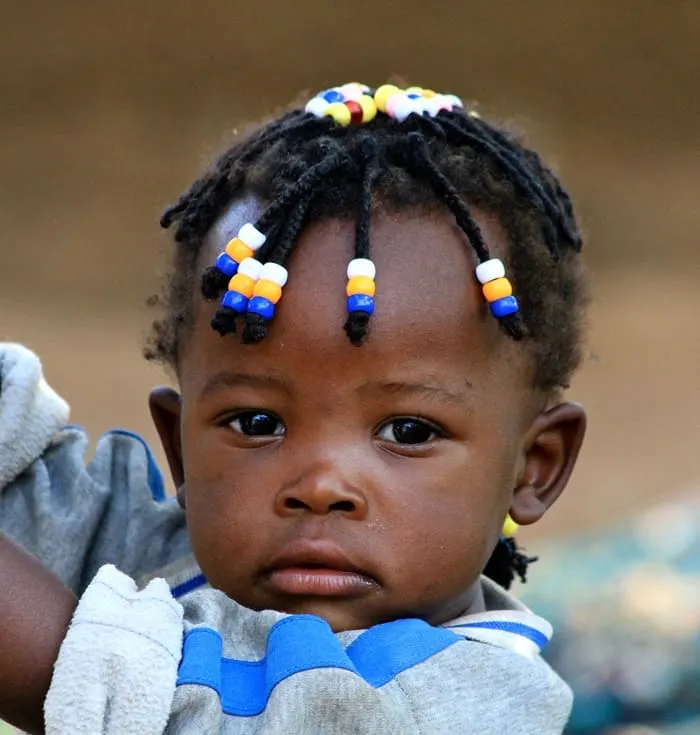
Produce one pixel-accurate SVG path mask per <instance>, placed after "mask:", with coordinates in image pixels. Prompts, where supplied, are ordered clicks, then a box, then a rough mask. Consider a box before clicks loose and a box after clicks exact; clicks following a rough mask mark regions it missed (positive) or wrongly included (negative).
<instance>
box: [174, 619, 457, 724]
mask: <svg viewBox="0 0 700 735" xmlns="http://www.w3.org/2000/svg"><path fill="white" fill-rule="evenodd" d="M462 640H463V639H462V637H461V636H458V635H457V634H455V633H452V632H450V631H449V630H445V629H444V628H434V627H433V626H431V625H429V624H428V623H426V622H425V621H423V620H413V619H411V620H396V621H394V622H391V623H384V624H383V625H376V626H374V627H373V628H370V629H369V630H367V631H365V632H364V633H362V634H360V635H359V636H358V637H357V638H356V639H355V640H354V641H353V643H351V644H350V645H349V646H348V647H347V649H344V648H343V646H342V644H341V643H340V641H339V640H338V639H337V638H336V636H335V635H334V634H333V631H332V630H331V628H330V626H329V625H328V623H326V622H325V621H324V620H322V619H321V618H317V617H315V616H312V615H292V616H290V617H287V618H283V619H282V620H280V621H279V622H278V623H276V624H275V625H273V626H272V628H271V629H270V632H269V634H268V638H267V655H266V656H265V658H263V659H260V660H258V661H238V660H235V659H229V658H224V657H223V656H222V649H223V645H222V641H221V636H220V635H219V633H218V632H217V631H215V630H213V629H211V628H204V627H202V628H193V629H192V630H190V631H188V633H187V634H186V636H185V640H184V645H183V653H182V659H181V662H180V669H179V672H178V681H177V684H178V686H182V685H185V684H195V685H200V686H206V687H209V688H211V689H213V690H214V691H215V692H217V694H218V695H219V698H220V700H221V709H222V711H223V712H224V713H225V714H227V715H238V716H248V717H250V716H253V715H258V714H260V713H261V712H263V711H264V710H265V707H266V706H267V703H268V700H269V698H270V695H271V694H272V691H273V690H274V688H275V687H276V686H277V685H278V684H279V683H280V682H282V681H284V680H285V679H287V678H289V677H290V676H294V675H295V674H299V673H301V672H302V671H311V670H313V669H322V668H336V669H342V670H345V671H349V672H351V673H353V674H355V675H356V676H359V677H361V678H362V679H364V680H365V681H366V682H367V683H368V684H369V685H370V686H373V687H380V686H383V685H384V684H387V683H388V682H390V681H391V680H392V679H393V678H394V677H396V676H397V675H398V674H400V673H402V672H403V671H406V670H407V669H410V668H412V667H413V666H416V665H417V664H420V663H422V662H423V661H426V660H427V659H429V658H430V657H432V656H434V655H436V654H437V653H440V651H442V650H444V649H445V648H447V647H448V646H451V645H453V644H454V643H457V642H458V641H462Z"/></svg>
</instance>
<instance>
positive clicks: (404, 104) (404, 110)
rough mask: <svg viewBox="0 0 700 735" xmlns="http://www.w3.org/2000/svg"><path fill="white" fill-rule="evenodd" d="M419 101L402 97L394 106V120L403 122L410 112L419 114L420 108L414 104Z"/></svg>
mask: <svg viewBox="0 0 700 735" xmlns="http://www.w3.org/2000/svg"><path fill="white" fill-rule="evenodd" d="M416 102H419V100H413V99H411V98H410V97H405V96H404V97H402V98H401V99H400V100H397V102H396V103H395V105H394V120H398V121H399V122H403V121H404V120H405V119H406V118H407V117H408V116H409V115H410V114H411V113H412V112H417V113H418V114H420V111H421V110H420V106H419V105H417V104H416Z"/></svg>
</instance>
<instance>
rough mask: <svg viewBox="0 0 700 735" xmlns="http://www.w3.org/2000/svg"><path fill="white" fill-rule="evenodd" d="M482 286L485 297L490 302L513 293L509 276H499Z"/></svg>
mask: <svg viewBox="0 0 700 735" xmlns="http://www.w3.org/2000/svg"><path fill="white" fill-rule="evenodd" d="M481 288H482V291H483V292H484V298H485V299H486V300H487V301H488V302H489V303H491V302H492V301H498V299H502V298H504V297H506V296H511V295H512V294H513V287H512V286H511V285H510V281H509V280H508V279H507V278H497V279H496V280H495V281H489V282H488V283H485V284H484V285H483V286H482V287H481Z"/></svg>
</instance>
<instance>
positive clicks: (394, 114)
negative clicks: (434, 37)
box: [0, 83, 585, 735]
mask: <svg viewBox="0 0 700 735" xmlns="http://www.w3.org/2000/svg"><path fill="white" fill-rule="evenodd" d="M162 225H163V227H165V228H173V229H174V239H175V252H174V261H173V268H172V274H171V276H170V280H169V282H168V283H167V285H166V289H165V292H164V298H163V299H162V306H163V307H164V314H163V316H162V318H161V319H159V320H158V321H156V322H155V324H154V329H153V335H152V339H151V342H150V348H149V350H148V356H149V357H150V358H152V359H156V360H159V361H160V362H161V363H163V364H165V365H166V366H167V367H169V368H171V369H172V371H173V372H174V374H175V376H176V377H177V383H178V386H179V392H176V391H174V390H170V389H164V388H160V389H156V390H154V391H153V392H152V394H151V397H150V408H151V413H152V416H153V420H154V422H155V425H156V427H157V429H158V432H159V435H160V438H161V440H162V443H163V447H164V449H165V453H166V455H167V458H168V462H169V465H170V472H171V474H172V478H173V481H174V484H175V486H176V487H177V501H175V500H168V499H166V498H165V496H164V491H163V484H162V480H161V478H160V475H159V473H158V471H157V469H156V467H155V464H154V461H153V458H152V457H151V455H150V453H149V450H148V448H147V447H146V446H145V445H144V444H143V442H142V441H141V440H140V439H139V438H138V437H135V436H132V435H130V434H127V433H124V432H113V433H111V434H109V435H108V436H106V437H104V438H103V439H102V440H101V441H100V443H99V445H98V447H97V450H96V453H95V456H94V458H93V459H92V461H91V462H90V463H89V464H88V465H87V468H85V465H84V460H83V457H84V453H85V448H86V444H87V440H86V438H85V436H84V434H83V433H82V432H81V431H80V430H79V429H77V428H60V427H61V426H63V424H65V422H66V421H67V409H66V406H65V404H64V403H63V401H62V400H61V399H60V398H59V397H58V396H57V395H56V394H54V393H53V392H52V391H51V389H49V388H48V387H47V386H46V384H45V383H44V382H43V379H42V377H41V368H40V364H39V362H38V360H37V358H36V357H34V356H33V355H32V354H31V353H29V352H28V351H26V350H24V349H23V348H21V347H18V346H13V345H6V346H5V347H4V348H3V350H2V352H0V377H1V380H2V391H1V393H0V432H2V433H1V434H0V482H1V484H2V488H3V490H2V494H1V496H0V526H1V527H2V529H3V530H4V531H5V532H6V533H7V534H8V535H9V536H10V537H12V538H13V539H14V540H15V541H17V542H18V543H19V544H21V545H22V546H24V547H25V548H26V549H28V550H29V551H31V552H32V553H33V554H34V555H35V556H37V557H38V559H39V560H40V561H41V562H43V564H44V565H46V567H48V569H50V570H51V571H52V572H53V573H54V574H55V575H56V576H57V577H58V578H59V579H60V580H61V581H62V582H63V583H64V584H65V585H67V587H69V588H70V589H71V590H72V592H73V593H74V594H75V595H77V596H78V597H79V598H80V600H79V602H78V604H77V609H76V610H75V613H74V614H73V616H72V622H71V624H70V629H69V630H68V632H67V634H66V636H65V640H63V641H62V642H61V639H62V638H63V632H64V630H65V623H66V621H67V617H70V614H71V613H72V610H73V607H74V606H75V602H73V601H72V600H73V598H72V597H71V593H69V592H67V590H60V591H59V592H56V594H54V592H55V590H54V587H55V585H56V582H55V581H54V580H53V579H51V578H49V579H47V577H46V575H45V573H43V572H42V571H41V570H35V571H31V569H30V567H31V566H32V565H31V562H30V561H29V560H27V559H26V558H25V559H23V560H20V561H19V562H18V561H17V558H18V557H19V556H21V555H19V554H18V552H16V550H15V551H13V550H12V549H11V548H10V545H9V544H7V543H6V542H5V545H4V546H3V547H2V548H3V549H7V550H6V551H3V552H2V554H0V580H2V579H5V580H9V582H8V585H9V584H10V582H12V584H13V586H8V587H6V589H8V590H9V593H8V594H6V595H5V599H4V600H3V602H2V605H1V606H0V611H2V614H3V617H4V618H5V619H9V620H11V621H13V622H12V624H11V625H10V626H9V629H6V630H5V631H4V632H3V633H2V634H0V635H3V636H5V637H4V638H3V639H2V640H4V641H9V640H10V638H11V637H12V645H13V646H14V647H13V649H12V650H13V656H14V664H12V663H11V662H8V661H7V660H3V661H2V662H0V689H2V685H3V683H7V682H11V680H12V671H13V665H14V668H15V671H16V670H17V666H18V665H20V666H21V665H24V666H25V669H23V671H28V672H29V676H31V672H32V671H33V670H34V671H36V672H40V671H44V672H45V671H46V666H47V660H48V662H49V664H50V665H52V664H53V661H54V659H55V658H56V651H57V650H58V648H59V646H60V653H59V654H58V658H57V661H56V666H55V671H54V674H53V679H52V681H51V687H50V690H49V691H48V695H47V698H46V702H45V723H46V731H47V732H50V733H71V734H72V735H75V734H76V733H125V732H129V733H131V732H134V733H135V732H138V733H142V734H145V733H162V732H167V733H204V732H206V733H211V732H227V733H262V732H264V733H324V734H326V735H328V734H332V733H350V732H353V733H377V732H382V733H401V734H402V735H406V734H407V733H431V734H432V733H467V732H469V733H472V732H479V733H484V734H489V733H493V734H494V735H495V734H496V733H498V734H499V735H500V734H501V733H503V732H508V733H511V735H515V734H517V735H550V734H551V735H555V734H557V733H561V732H562V731H563V728H564V726H565V723H566V720H567V717H568V713H569V710H570V704H571V695H570V691H569V690H568V687H567V686H566V685H565V684H564V683H563V682H562V681H561V680H560V679H559V678H558V677H557V676H556V675H555V674H554V673H553V672H552V671H551V670H550V669H549V668H548V666H547V665H546V664H545V663H544V662H543V661H542V659H541V658H540V656H539V653H540V651H541V649H542V648H543V646H545V645H546V643H547V641H548V639H549V637H550V634H551V630H550V627H549V625H548V623H547V622H546V621H544V620H542V619H541V618H538V617H537V616H535V615H533V614H532V613H531V612H530V611H529V610H527V609H526V608H524V607H523V606H522V605H520V604H519V603H518V602H517V601H516V600H515V599H514V598H513V597H512V596H510V595H509V594H508V593H507V592H506V591H505V589H504V588H507V587H508V586H509V585H510V583H511V581H512V580H513V578H514V576H515V575H518V576H520V577H521V578H523V579H524V577H525V571H526V566H527V563H528V562H529V561H531V560H530V559H527V558H526V557H524V556H523V555H522V554H521V553H520V552H519V551H518V550H517V547H516V545H515V542H514V540H513V538H512V536H513V534H514V532H515V529H516V528H517V525H526V524H530V523H534V522H536V521H537V520H538V519H539V518H541V517H542V515H543V514H544V513H545V512H546V511H547V510H548V508H549V507H550V506H551V505H552V503H554V501H555V500H556V499H557V497H558V496H559V494H560V493H561V492H562V490H563V489H564V487H565V485H566V483H567V481H568V479H569V476H570V474H571V471H572V469H573V466H574V464H575V461H576V458H577V455H578V451H579V448H580V445H581V442H582V440H583V435H584V430H585V416H584V413H583V409H582V408H581V407H580V406H578V405H576V404H572V403H564V402H562V401H561V396H560V392H561V390H562V389H563V388H565V387H566V386H567V384H568V382H569V379H570V376H571V374H572V372H573V371H574V370H575V368H576V367H577V365H578V363H579V360H580V353H581V340H582V335H581V333H582V320H583V312H584V301H585V296H584V292H585V289H584V283H583V277H582V271H581V264H580V262H579V261H580V257H579V253H580V249H581V236H580V233H579V232H578V230H577V226H576V223H575V220H574V215H573V210H572V205H571V202H570V200H569V197H568V195H567V194H566V192H565V191H564V189H563V188H562V186H561V184H560V183H559V181H558V180H557V178H556V177H555V176H554V175H553V174H552V172H551V171H550V170H549V169H547V168H546V167H545V165H544V164H543V163H542V161H541V160H540V158H539V157H538V156H537V154H536V153H534V152H533V151H531V150H529V149H527V148H525V147H523V146H522V145H521V143H520V142H519V141H518V140H516V138H515V137H513V136H511V135H510V134H509V133H507V132H505V131H504V130H502V129H500V128H499V127H497V126H496V125H494V124H492V123H490V122H487V121H485V120H483V119H482V118H481V117H480V116H479V115H478V114H477V113H476V112H475V111H473V110H471V109H466V108H464V107H463V105H462V102H461V101H460V100H459V99H457V98H456V97H454V96H452V95H442V94H436V93H435V92H433V91H431V90H427V89H420V88H409V89H407V90H401V89H398V88H397V87H395V86H392V85H384V86H381V87H379V88H378V89H376V90H371V89H369V88H368V87H365V86H363V85H360V84H356V83H352V84H346V85H343V86H340V87H337V88H333V89H330V90H327V91H325V92H322V93H320V94H319V95H317V96H316V97H314V98H313V99H312V100H311V101H310V102H309V103H308V104H307V105H306V106H305V108H301V109H297V108H295V109H292V110H291V111H290V112H288V113H286V114H284V115H282V116H281V117H279V118H276V119H273V120H271V121H269V122H267V123H266V124H264V125H262V126H261V127H259V128H257V129H255V130H253V131H252V132H249V133H248V134H247V135H245V136H243V137H241V138H240V139H239V140H238V141H237V142H236V143H235V145H234V146H233V147H232V148H230V149H229V150H227V151H226V152H225V153H224V154H223V155H222V156H221V157H220V158H219V159H218V160H217V161H216V162H215V163H214V165H213V166H212V167H211V169H210V170H209V171H207V173H206V174H205V175H204V176H203V177H202V178H201V179H199V180H197V181H196V182H195V183H194V184H193V185H192V186H191V187H190V189H189V190H188V191H187V192H186V193H185V194H184V195H183V196H182V197H181V198H180V199H179V200H178V201H177V203H175V204H174V205H173V206H171V207H170V208H169V209H168V210H167V211H166V212H165V214H164V215H163V218H162ZM504 263H505V264H506V265H504ZM202 274H203V275H202ZM343 327H344V328H343ZM13 564H14V565H15V566H13ZM115 567H116V568H115ZM18 569H20V570H21V571H20V572H18V571H17V570H18ZM117 569H118V570H119V571H117ZM8 570H9V571H8ZM13 574H14V576H12V575H13ZM163 580H164V581H163ZM51 585H54V587H51ZM18 590H19V591H18ZM44 590H47V592H46V595H45V596H44V597H43V598H42V597H41V595H42V594H43V592H44ZM28 591H29V592H28ZM31 595H34V597H35V599H37V600H38V599H41V600H42V601H41V602H40V603H36V606H39V605H40V606H41V608H42V615H41V617H43V618H47V619H49V620H51V619H53V618H52V616H53V615H54V612H53V609H54V608H55V609H56V615H58V616H59V617H60V616H61V615H62V616H63V620H64V625H63V627H61V625H54V626H48V628H49V632H48V633H47V634H46V635H43V637H42V642H41V643H40V644H39V643H37V641H36V639H35V638H32V637H31V635H30V634H29V633H27V631H26V627H27V626H26V625H25V626H24V629H22V623H21V618H22V615H21V614H17V615H16V617H15V618H12V617H11V615H12V611H13V610H15V611H16V612H19V613H21V611H22V609H23V608H22V604H24V605H25V608H24V609H25V610H26V605H27V596H31ZM22 596H24V597H22ZM59 598H60V600H59ZM22 600H23V602H22ZM52 600H55V602H52ZM66 601H68V602H66ZM20 603H22V604H20ZM13 605H14V608H13ZM66 610H68V613H66ZM34 617H35V618H36V617H38V616H37V615H36V614H34ZM23 636H24V637H25V639H26V640H29V639H30V638H31V640H30V641H29V643H26V642H22V637H23ZM0 642H2V641H1V640H0ZM7 645H10V643H7ZM23 646H25V647H24V648H23ZM29 649H31V656H30V655H29V654H27V655H26V656H24V660H22V656H23V653H22V652H23V651H25V650H29ZM38 649H41V650H38ZM27 659H31V660H27ZM18 662H19V663H18ZM42 667H43V668H42ZM37 676H39V674H37ZM46 683H47V684H48V682H46ZM7 685H8V686H9V684H7ZM40 690H41V686H39V687H38V688H37V691H40ZM32 691H34V690H32ZM33 696H34V704H35V705H36V699H37V697H38V696H39V695H38V694H35V695H33ZM38 704H39V705H40V704H41V702H39V703H38ZM4 706H5V709H9V706H8V705H7V704H6V705H4ZM23 707H24V711H23V712H24V713H23V714H22V715H21V718H23V721H24V722H25V723H28V722H31V721H32V713H31V712H30V711H29V710H31V707H32V703H31V702H25V704H24V705H23ZM3 715H5V716H6V712H4V711H0V716H3ZM15 717H16V719H17V718H18V717H20V715H17V714H16V712H15ZM35 722H36V720H35Z"/></svg>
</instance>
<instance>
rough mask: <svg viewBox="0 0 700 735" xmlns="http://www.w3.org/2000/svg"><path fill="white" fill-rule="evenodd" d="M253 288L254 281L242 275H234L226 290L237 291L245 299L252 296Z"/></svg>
mask: <svg viewBox="0 0 700 735" xmlns="http://www.w3.org/2000/svg"><path fill="white" fill-rule="evenodd" d="M254 288H255V281H254V280H253V279H252V278H251V277H250V276H246V275H245V274H243V273H236V275H235V276H234V277H233V278H232V279H231V280H230V281H229V284H228V290H229V291H237V292H238V293H240V294H243V296H245V297H246V298H247V299H249V298H251V297H252V295H253V289H254Z"/></svg>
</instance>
